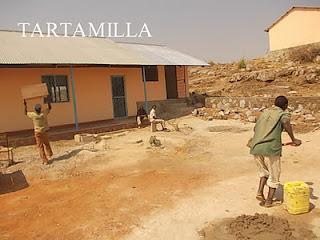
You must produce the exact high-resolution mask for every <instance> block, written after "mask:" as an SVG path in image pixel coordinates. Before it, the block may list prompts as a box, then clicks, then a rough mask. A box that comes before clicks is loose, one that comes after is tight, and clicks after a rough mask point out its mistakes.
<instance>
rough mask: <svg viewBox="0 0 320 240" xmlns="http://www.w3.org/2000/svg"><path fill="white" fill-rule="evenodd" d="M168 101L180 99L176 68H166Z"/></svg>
mask: <svg viewBox="0 0 320 240" xmlns="http://www.w3.org/2000/svg"><path fill="white" fill-rule="evenodd" d="M165 77H166V88H167V99H172V98H178V89H177V73H176V66H165Z"/></svg>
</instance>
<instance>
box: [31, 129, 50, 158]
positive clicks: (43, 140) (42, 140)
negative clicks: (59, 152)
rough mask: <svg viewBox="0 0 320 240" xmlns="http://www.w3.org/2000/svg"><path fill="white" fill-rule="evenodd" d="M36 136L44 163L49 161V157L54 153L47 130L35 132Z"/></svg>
mask: <svg viewBox="0 0 320 240" xmlns="http://www.w3.org/2000/svg"><path fill="white" fill-rule="evenodd" d="M34 135H35V138H36V143H37V147H38V150H39V154H40V158H41V159H42V161H43V163H48V158H47V156H48V157H51V156H52V155H53V153H52V150H51V146H50V143H49V139H48V133H47V132H35V134H34Z"/></svg>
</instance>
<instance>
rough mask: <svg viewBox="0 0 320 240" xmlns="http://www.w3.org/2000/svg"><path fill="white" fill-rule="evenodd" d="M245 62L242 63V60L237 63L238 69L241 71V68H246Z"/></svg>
mask: <svg viewBox="0 0 320 240" xmlns="http://www.w3.org/2000/svg"><path fill="white" fill-rule="evenodd" d="M246 67H247V65H246V62H245V61H244V59H243V58H242V59H241V60H240V61H239V62H238V68H239V69H242V68H246Z"/></svg>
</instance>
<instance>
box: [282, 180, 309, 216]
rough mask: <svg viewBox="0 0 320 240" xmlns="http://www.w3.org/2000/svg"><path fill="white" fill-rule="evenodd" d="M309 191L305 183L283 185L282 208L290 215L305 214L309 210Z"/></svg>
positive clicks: (296, 182)
mask: <svg viewBox="0 0 320 240" xmlns="http://www.w3.org/2000/svg"><path fill="white" fill-rule="evenodd" d="M309 198H310V189H309V186H308V185H307V184H306V183H305V182H301V181H295V182H287V183H285V184H284V194H283V202H284V207H285V209H287V211H288V212H289V213H290V214H302V213H307V212H309V210H310V201H309Z"/></svg>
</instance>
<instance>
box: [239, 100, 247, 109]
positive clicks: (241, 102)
mask: <svg viewBox="0 0 320 240" xmlns="http://www.w3.org/2000/svg"><path fill="white" fill-rule="evenodd" d="M239 105H240V108H245V107H246V101H245V100H243V99H242V100H240V102H239Z"/></svg>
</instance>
